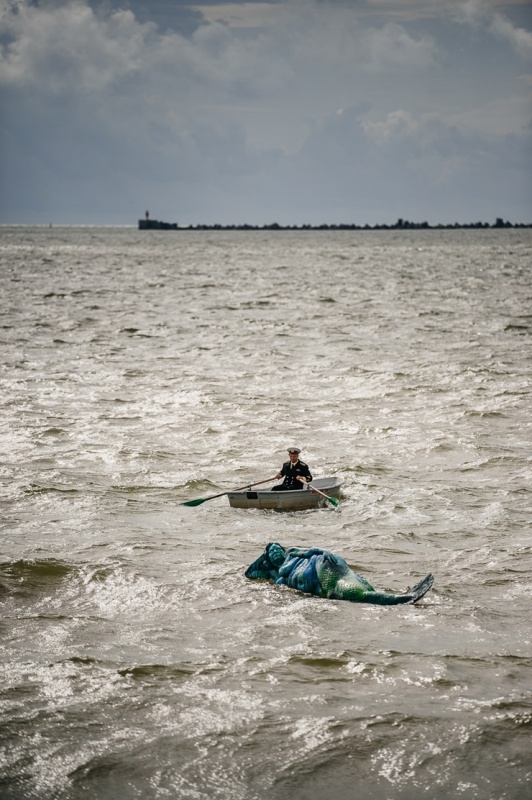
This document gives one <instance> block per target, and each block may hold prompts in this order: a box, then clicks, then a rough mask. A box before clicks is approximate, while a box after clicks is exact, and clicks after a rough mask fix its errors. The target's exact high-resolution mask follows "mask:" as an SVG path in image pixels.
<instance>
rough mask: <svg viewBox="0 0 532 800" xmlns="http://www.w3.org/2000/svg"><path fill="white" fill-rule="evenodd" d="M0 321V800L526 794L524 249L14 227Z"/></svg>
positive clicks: (518, 244) (527, 262) (489, 238)
mask: <svg viewBox="0 0 532 800" xmlns="http://www.w3.org/2000/svg"><path fill="white" fill-rule="evenodd" d="M0 310H1V319H0V344H1V349H0V409H1V412H0V448H1V464H0V476H1V484H0V605H1V616H0V797H1V798H2V800H135V798H141V799H142V800H163V799H164V800H167V799H168V800H330V798H334V800H354V798H356V800H419V799H420V798H430V800H438V799H441V800H443V799H445V800H448V799H449V800H450V799H451V798H452V800H456V798H460V800H488V798H489V800H524V798H530V797H532V536H531V519H532V493H531V488H532V486H531V478H532V405H531V372H532V361H531V355H532V350H531V344H532V336H531V335H532V229H529V228H504V229H494V228H490V229H459V228H457V229H429V230H387V231H377V230H336V231H335V230H323V231H321V230H278V231H270V230H268V231H266V230H260V229H259V230H251V231H237V230H234V231H228V230H215V231H198V230H178V231H139V230H137V229H136V228H134V227H133V226H131V227H55V226H54V227H53V228H46V227H3V228H1V229H0ZM291 446H297V447H299V448H301V458H303V460H304V461H306V462H307V463H308V464H309V466H310V468H311V470H312V473H313V475H314V477H316V478H317V477H332V476H336V477H338V478H340V479H341V480H342V481H343V485H342V494H341V502H340V504H339V506H338V508H335V507H334V506H333V505H332V504H330V503H328V502H327V501H324V505H323V506H320V507H318V508H317V509H311V510H307V511H298V512H279V511H273V510H259V509H249V510H248V509H234V508H232V507H231V506H230V504H229V502H228V498H227V497H226V496H225V495H223V494H222V496H220V497H216V498H213V495H216V494H221V493H223V492H227V491H229V490H231V489H234V488H239V487H241V486H243V485H249V484H251V483H255V482H258V481H268V480H269V479H272V478H273V477H274V476H275V474H276V473H277V472H278V471H279V469H280V467H281V465H282V463H283V462H284V461H285V460H287V458H288V456H287V452H286V451H287V448H288V447H291ZM192 499H202V500H203V499H204V502H202V503H199V504H198V505H196V506H186V505H182V504H183V503H184V502H187V501H190V500H192ZM272 541H275V542H279V543H280V544H282V545H283V546H284V547H312V546H316V547H322V548H324V549H327V550H331V551H333V552H334V553H337V554H338V555H341V556H342V557H343V558H345V559H346V561H347V562H348V563H349V564H350V565H351V566H352V567H353V568H354V569H355V570H357V571H358V572H360V573H361V574H362V575H364V576H365V577H366V578H367V580H368V581H369V582H370V583H371V584H372V585H373V586H374V587H375V589H377V590H378V591H389V592H394V593H402V592H405V591H407V590H408V588H409V587H411V586H413V585H414V584H415V583H416V582H418V581H419V580H420V579H421V578H423V577H424V576H425V575H426V574H427V573H429V572H432V573H433V575H434V586H433V589H432V590H431V591H430V592H429V593H428V594H427V595H426V596H425V597H424V598H423V599H422V600H421V601H420V602H419V603H417V604H415V605H399V606H386V607H384V606H375V605H371V604H367V603H353V602H345V601H336V600H328V599H324V598H318V597H314V596H310V595H306V594H302V593H299V592H297V591H295V590H293V589H289V588H288V587H283V586H276V585H272V584H269V583H265V582H260V581H249V580H247V579H246V578H245V575H244V572H245V569H246V567H247V566H248V565H249V564H250V563H251V562H252V561H254V560H255V559H256V558H257V557H258V556H259V555H260V554H261V553H262V552H263V550H264V547H265V545H266V544H267V543H268V542H272Z"/></svg>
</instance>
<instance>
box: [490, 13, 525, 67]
mask: <svg viewBox="0 0 532 800" xmlns="http://www.w3.org/2000/svg"><path fill="white" fill-rule="evenodd" d="M489 29H490V31H491V32H492V33H493V34H495V35H496V36H500V37H501V38H502V39H505V40H506V41H507V42H509V43H510V44H511V45H512V47H513V48H514V50H515V51H516V52H517V53H519V55H520V56H521V57H522V58H526V59H530V58H532V32H530V31H527V30H525V29H524V28H517V27H515V25H513V24H512V23H511V22H510V21H509V20H508V19H506V18H505V17H503V16H501V14H494V15H493V19H492V20H491V24H490V28H489Z"/></svg>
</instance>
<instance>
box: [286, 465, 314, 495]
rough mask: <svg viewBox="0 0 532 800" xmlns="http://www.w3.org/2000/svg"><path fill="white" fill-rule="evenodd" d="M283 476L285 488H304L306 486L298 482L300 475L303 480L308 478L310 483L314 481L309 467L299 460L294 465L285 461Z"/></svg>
mask: <svg viewBox="0 0 532 800" xmlns="http://www.w3.org/2000/svg"><path fill="white" fill-rule="evenodd" d="M281 475H282V476H283V477H284V481H283V486H286V487H290V488H291V489H296V488H297V489H303V488H304V486H305V484H304V483H301V481H298V480H297V476H298V475H301V477H302V478H306V479H307V482H308V483H310V481H311V480H312V475H311V474H310V469H309V468H308V465H307V464H305V462H304V461H301V459H298V460H297V461H296V463H295V464H292V462H291V461H285V462H284V464H283V466H282V468H281Z"/></svg>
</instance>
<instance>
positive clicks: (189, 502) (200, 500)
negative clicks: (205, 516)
mask: <svg viewBox="0 0 532 800" xmlns="http://www.w3.org/2000/svg"><path fill="white" fill-rule="evenodd" d="M208 499H209V498H208V497H198V498H197V499H196V500H187V501H186V503H179V505H180V506H200V505H201V504H202V503H204V502H205V501H206V500H208Z"/></svg>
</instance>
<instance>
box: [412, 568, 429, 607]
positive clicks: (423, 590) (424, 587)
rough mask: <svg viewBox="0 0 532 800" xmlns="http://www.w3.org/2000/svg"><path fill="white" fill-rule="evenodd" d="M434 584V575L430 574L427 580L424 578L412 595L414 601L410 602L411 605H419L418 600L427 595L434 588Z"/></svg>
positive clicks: (415, 587)
mask: <svg viewBox="0 0 532 800" xmlns="http://www.w3.org/2000/svg"><path fill="white" fill-rule="evenodd" d="M433 583H434V575H433V574H432V573H429V574H428V575H427V577H426V578H423V580H422V581H420V582H419V583H416V585H415V586H414V588H413V589H412V591H411V592H410V595H411V597H412V599H411V600H410V602H411V603H417V601H418V600H421V598H422V597H423V596H424V595H426V594H427V592H428V590H429V589H430V588H431V587H432V584H433Z"/></svg>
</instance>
